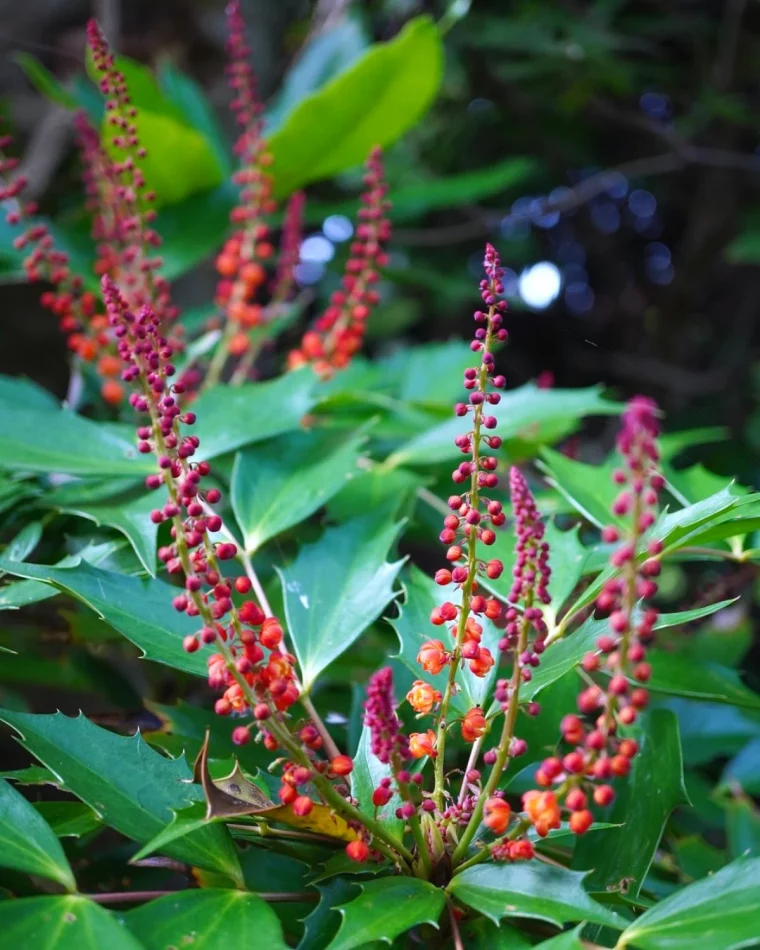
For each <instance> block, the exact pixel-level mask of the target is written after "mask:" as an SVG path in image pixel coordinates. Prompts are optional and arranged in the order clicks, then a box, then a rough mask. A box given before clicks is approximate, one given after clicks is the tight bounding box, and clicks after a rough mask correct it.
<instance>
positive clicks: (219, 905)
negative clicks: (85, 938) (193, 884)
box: [104, 888, 287, 950]
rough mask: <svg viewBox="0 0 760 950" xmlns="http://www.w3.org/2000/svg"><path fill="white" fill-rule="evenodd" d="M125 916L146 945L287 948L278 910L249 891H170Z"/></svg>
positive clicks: (155, 948)
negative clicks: (170, 892) (277, 913)
mask: <svg viewBox="0 0 760 950" xmlns="http://www.w3.org/2000/svg"><path fill="white" fill-rule="evenodd" d="M124 921H125V922H126V924H127V927H128V928H129V930H130V931H131V933H133V934H134V935H135V937H137V939H138V940H139V941H140V943H141V945H142V946H143V947H144V948H145V950H167V948H169V947H177V948H179V947H185V946H187V947H192V948H193V950H230V948H231V947H239V948H241V950H242V948H243V947H261V948H262V950H264V948H266V950H270V948H271V950H286V947H287V944H286V943H285V941H284V940H283V937H282V928H281V927H280V922H279V921H278V920H277V915H276V914H275V913H274V911H273V910H272V909H271V908H270V907H269V906H268V905H267V903H266V902H265V901H263V900H262V899H261V898H260V897H257V896H256V895H255V894H246V893H245V892H244V891H231V890H230V891H227V890H219V889H216V888H207V889H203V890H190V891H182V892H180V893H178V894H176V895H175V894H167V895H166V897H159V898H158V900H154V901H151V902H150V903H149V904H145V905H144V906H143V907H138V908H137V909H136V910H130V911H129V912H128V913H126V914H124ZM104 950H105V948H104ZM109 950H110V948H109Z"/></svg>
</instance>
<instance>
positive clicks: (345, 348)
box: [288, 148, 391, 376]
mask: <svg viewBox="0 0 760 950" xmlns="http://www.w3.org/2000/svg"><path fill="white" fill-rule="evenodd" d="M364 185H365V190H364V192H363V193H362V195H361V204H362V206H361V207H360V208H359V211H358V214H357V217H358V221H359V224H358V226H357V228H356V235H355V240H354V241H352V242H351V247H350V249H349V258H348V260H347V261H346V266H345V271H344V274H343V279H342V281H341V287H340V289H339V290H336V291H334V292H333V293H332V295H331V297H330V305H329V306H328V307H327V309H326V310H325V312H324V313H323V314H322V316H321V317H319V319H318V320H317V321H316V322H315V324H314V328H313V329H312V330H308V331H307V332H306V333H305V334H304V336H303V339H302V340H301V346H300V348H299V349H297V350H292V351H291V352H290V354H289V356H288V365H289V367H290V368H291V369H296V368H297V367H299V366H303V365H304V364H305V363H311V364H313V366H314V369H315V371H316V372H317V373H318V374H319V375H321V376H329V375H330V374H331V373H332V372H334V371H335V370H336V369H341V368H343V367H344V366H347V365H348V363H349V362H350V361H351V358H352V356H354V354H355V353H357V352H358V351H359V349H360V348H361V345H362V341H363V340H364V335H365V331H366V327H367V320H368V319H369V316H370V314H371V313H372V310H373V308H374V307H375V306H376V304H377V303H378V301H379V299H380V296H379V294H378V291H377V283H378V281H379V280H380V273H379V270H378V268H381V267H384V266H385V265H386V264H387V263H388V255H387V254H386V252H385V250H384V246H385V245H386V244H387V242H388V241H389V239H390V236H391V225H390V221H389V220H388V217H387V214H388V209H389V207H390V204H389V202H388V201H387V200H386V196H387V193H388V186H387V185H386V183H385V177H384V172H383V162H382V153H381V151H380V149H379V148H373V149H372V151H371V152H370V154H369V157H368V159H367V167H366V173H365V175H364Z"/></svg>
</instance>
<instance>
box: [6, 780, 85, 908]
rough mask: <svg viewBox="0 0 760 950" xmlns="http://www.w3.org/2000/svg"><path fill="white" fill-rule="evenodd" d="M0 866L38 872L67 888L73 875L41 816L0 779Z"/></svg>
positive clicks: (54, 837)
mask: <svg viewBox="0 0 760 950" xmlns="http://www.w3.org/2000/svg"><path fill="white" fill-rule="evenodd" d="M0 866H2V867H4V868H13V869H14V870H16V871H25V872H26V873H27V874H40V875H42V877H49V878H51V879H52V880H53V881H58V883H59V884H63V886H64V887H65V888H66V889H67V890H69V891H74V890H76V882H75V880H74V875H73V874H72V873H71V867H70V866H69V862H68V861H67V860H66V855H65V854H64V853H63V848H62V847H61V845H60V842H59V841H58V839H57V838H56V836H55V834H54V833H53V830H52V829H51V827H50V826H49V825H48V823H47V822H46V821H45V819H44V818H43V817H42V816H41V815H40V814H39V812H37V811H35V809H34V808H33V807H32V806H31V805H30V804H29V802H28V801H27V800H26V799H25V798H24V796H23V795H22V794H21V793H20V792H17V791H16V789H15V788H14V787H13V786H12V785H9V784H8V782H6V781H4V780H3V779H0Z"/></svg>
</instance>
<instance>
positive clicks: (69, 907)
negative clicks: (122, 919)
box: [0, 892, 199, 950]
mask: <svg viewBox="0 0 760 950" xmlns="http://www.w3.org/2000/svg"><path fill="white" fill-rule="evenodd" d="M198 893H199V892H198ZM0 932H2V935H3V938H2V939H3V943H5V944H6V946H8V947H16V948H18V950H21V948H27V947H29V948H31V947H33V948H34V950H105V948H106V947H107V948H108V950H144V947H143V946H142V944H141V943H139V941H138V940H136V939H135V938H134V937H133V936H132V935H131V934H130V933H129V931H128V930H126V928H125V927H123V926H122V925H121V924H120V923H119V922H118V920H117V919H116V918H115V917H114V916H113V915H112V914H109V913H108V911H107V910H104V909H103V908H102V907H99V906H98V905H97V904H96V903H95V902H94V901H91V900H88V899H87V898H86V897H79V896H77V895H75V894H67V895H66V896H62V897H24V898H22V899H21V900H4V901H0ZM162 950H163V948H162Z"/></svg>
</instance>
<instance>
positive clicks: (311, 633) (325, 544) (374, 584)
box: [278, 509, 403, 689]
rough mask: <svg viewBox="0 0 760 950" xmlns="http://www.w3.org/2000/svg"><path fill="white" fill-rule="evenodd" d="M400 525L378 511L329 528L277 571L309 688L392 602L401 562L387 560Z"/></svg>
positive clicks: (293, 637)
mask: <svg viewBox="0 0 760 950" xmlns="http://www.w3.org/2000/svg"><path fill="white" fill-rule="evenodd" d="M399 528H400V525H398V524H393V523H392V522H389V521H388V518H387V516H386V511H384V510H382V509H381V510H380V511H379V512H374V513H372V514H369V515H366V516H365V517H362V518H354V519H352V520H351V521H347V522H346V523H345V524H342V525H339V526H338V527H335V528H328V529H327V530H326V531H325V532H324V534H323V535H322V537H321V538H320V539H319V540H318V541H316V542H314V543H313V544H305V545H304V546H303V547H302V548H301V550H300V551H299V553H298V556H297V558H296V559H295V561H293V563H292V564H289V565H288V566H287V567H286V568H284V569H282V570H280V569H278V574H279V575H280V581H281V582H282V592H283V598H284V602H285V615H286V617H287V621H288V628H289V630H290V635H291V638H292V641H293V645H294V647H295V651H296V654H297V656H298V661H299V664H300V667H301V671H302V676H303V682H304V686H305V687H306V689H309V688H310V687H311V686H312V685H313V683H314V681H315V679H316V678H317V676H318V675H319V674H320V673H321V672H322V671H323V670H324V669H326V668H327V667H328V666H329V665H330V663H332V661H333V660H335V659H337V658H338V657H339V656H340V655H341V653H344V652H345V651H346V650H347V649H348V648H349V647H350V646H351V644H352V643H354V641H355V640H357V639H358V637H360V636H361V634H362V633H363V632H364V630H366V629H367V627H368V626H369V625H370V624H371V623H372V621H373V620H376V619H377V617H378V616H379V615H380V613H381V612H382V610H383V608H384V607H385V605H386V604H387V603H388V602H389V601H390V600H391V599H392V597H393V582H394V580H395V579H396V576H397V575H398V572H399V570H400V569H401V564H402V563H403V562H402V561H396V562H395V563H388V562H387V561H386V557H387V556H388V551H389V550H390V547H391V545H392V544H393V541H394V539H395V538H396V536H397V534H398V532H399Z"/></svg>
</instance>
